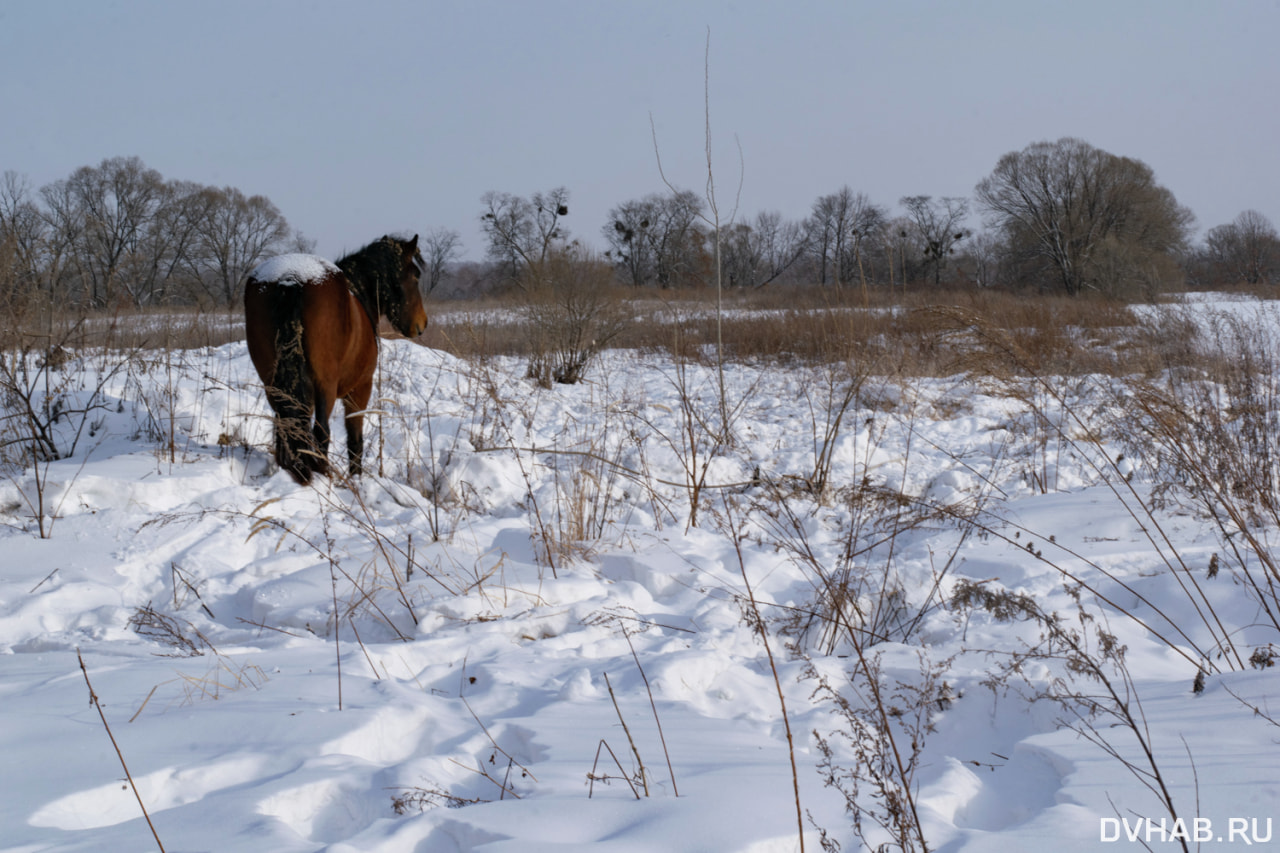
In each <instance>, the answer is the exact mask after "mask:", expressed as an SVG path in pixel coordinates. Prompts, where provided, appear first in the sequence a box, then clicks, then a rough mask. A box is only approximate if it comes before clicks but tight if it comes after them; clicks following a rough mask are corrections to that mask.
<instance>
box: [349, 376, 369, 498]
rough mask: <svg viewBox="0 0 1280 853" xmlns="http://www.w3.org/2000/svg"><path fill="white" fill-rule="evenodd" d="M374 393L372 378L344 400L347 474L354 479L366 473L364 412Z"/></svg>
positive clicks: (354, 389) (357, 387)
mask: <svg viewBox="0 0 1280 853" xmlns="http://www.w3.org/2000/svg"><path fill="white" fill-rule="evenodd" d="M372 393H373V379H372V378H370V379H369V380H368V381H365V382H361V383H360V384H359V385H357V386H356V387H355V388H353V389H352V390H351V393H350V394H348V395H347V396H345V397H343V398H342V411H343V413H344V415H345V418H346V420H345V424H346V427H347V474H348V475H349V476H352V477H359V476H360V475H361V474H363V473H364V411H365V408H366V407H368V405H369V397H370V395H371V394H372Z"/></svg>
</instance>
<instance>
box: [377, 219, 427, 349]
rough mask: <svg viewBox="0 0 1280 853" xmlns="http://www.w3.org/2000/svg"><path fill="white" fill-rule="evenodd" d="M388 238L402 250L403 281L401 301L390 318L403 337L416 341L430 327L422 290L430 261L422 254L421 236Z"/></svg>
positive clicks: (394, 305) (391, 307) (389, 312)
mask: <svg viewBox="0 0 1280 853" xmlns="http://www.w3.org/2000/svg"><path fill="white" fill-rule="evenodd" d="M388 239H389V240H390V241H391V243H392V244H393V245H394V246H395V247H396V248H397V249H398V250H399V251H400V281H399V288H398V290H399V293H397V294H396V296H397V297H398V298H397V299H395V300H393V301H392V302H391V304H390V305H389V306H388V307H389V308H390V310H388V311H387V319H388V320H390V321H391V325H393V326H395V327H396V331H397V332H399V333H400V334H402V335H404V336H405V337H407V338H416V337H417V336H418V335H420V334H422V333H423V331H425V330H426V328H427V309H426V308H424V307H423V306H422V291H421V290H420V289H419V282H420V280H421V279H422V272H423V270H424V269H425V268H426V262H425V261H423V260H422V253H421V252H420V251H418V235H417V234H415V235H413V239H412V240H396V239H394V238H388ZM397 302H398V303H399V304H398V305H397V304H396V303H397Z"/></svg>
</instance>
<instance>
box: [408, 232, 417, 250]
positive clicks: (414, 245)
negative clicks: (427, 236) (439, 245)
mask: <svg viewBox="0 0 1280 853" xmlns="http://www.w3.org/2000/svg"><path fill="white" fill-rule="evenodd" d="M409 251H410V252H416V251H418V235H417V234H414V235H413V239H412V240H410V241H409Z"/></svg>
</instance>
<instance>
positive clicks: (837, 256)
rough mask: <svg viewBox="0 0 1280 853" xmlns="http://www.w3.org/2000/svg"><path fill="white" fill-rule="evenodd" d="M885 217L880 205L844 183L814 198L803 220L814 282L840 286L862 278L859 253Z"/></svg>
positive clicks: (860, 253)
mask: <svg viewBox="0 0 1280 853" xmlns="http://www.w3.org/2000/svg"><path fill="white" fill-rule="evenodd" d="M886 220H887V215H886V212H885V209H884V208H882V207H880V206H879V205H877V204H873V203H872V202H871V200H870V199H869V198H867V197H866V195H864V194H863V193H855V192H854V191H853V190H851V189H850V188H849V187H848V185H845V186H843V187H841V188H840V189H838V190H836V191H835V192H834V193H831V194H830V195H824V196H821V197H820V198H818V200H817V201H815V202H814V203H813V207H812V209H811V212H810V215H809V218H808V220H806V231H807V240H806V245H807V247H808V249H809V251H810V252H811V253H812V254H813V258H814V264H815V266H816V267H817V274H818V283H819V284H822V285H826V284H827V283H828V282H834V283H835V284H836V285H837V286H842V285H845V284H849V283H851V282H853V281H856V280H858V279H859V278H865V276H864V274H863V273H862V272H859V268H860V265H861V260H862V252H863V250H864V249H865V247H866V246H867V245H868V244H869V243H870V242H871V241H872V240H873V239H874V238H875V236H876V235H878V234H879V233H880V232H881V230H882V229H883V228H884V225H885V222H886Z"/></svg>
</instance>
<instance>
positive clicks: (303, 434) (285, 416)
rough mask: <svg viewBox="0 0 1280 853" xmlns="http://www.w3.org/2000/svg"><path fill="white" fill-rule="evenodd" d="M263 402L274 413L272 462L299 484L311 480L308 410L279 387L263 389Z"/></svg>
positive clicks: (309, 417)
mask: <svg viewBox="0 0 1280 853" xmlns="http://www.w3.org/2000/svg"><path fill="white" fill-rule="evenodd" d="M267 401H268V402H269V403H270V404H271V409H272V411H273V412H275V438H276V446H275V456H276V464H278V465H279V466H280V467H281V468H283V469H284V470H286V471H288V472H289V473H290V474H291V475H293V478H294V479H295V480H297V481H298V482H299V483H301V484H302V485H304V486H305V485H306V484H308V483H310V482H311V471H312V468H311V464H310V461H309V458H308V457H309V455H310V451H311V431H310V429H309V428H308V427H309V425H310V424H309V422H310V420H311V414H310V411H309V410H308V409H307V407H306V406H305V404H303V403H302V402H301V401H299V400H296V399H293V398H292V397H290V396H289V395H286V394H285V393H284V392H283V391H281V390H280V389H279V388H274V387H268V388H267Z"/></svg>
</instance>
